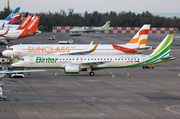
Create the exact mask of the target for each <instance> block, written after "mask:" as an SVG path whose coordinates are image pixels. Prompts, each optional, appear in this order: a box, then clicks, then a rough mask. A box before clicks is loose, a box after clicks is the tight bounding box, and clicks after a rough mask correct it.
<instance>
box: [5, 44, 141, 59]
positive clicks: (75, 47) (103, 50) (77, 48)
mask: <svg viewBox="0 0 180 119" xmlns="http://www.w3.org/2000/svg"><path fill="white" fill-rule="evenodd" d="M94 47H95V44H67V45H61V44H20V45H13V46H11V47H9V48H8V49H7V50H5V51H3V53H2V54H3V56H4V57H19V56H20V57H22V56H26V55H63V54H70V53H77V54H78V52H79V54H81V53H83V52H86V51H90V50H92V49H93V48H94ZM135 48H137V46H136V45H128V44H124V45H120V44H99V45H98V46H97V48H96V50H95V51H92V52H90V53H88V55H122V54H126V53H129V54H135V53H139V51H137V52H134V53H133V52H129V51H131V49H134V50H133V51H135Z"/></svg>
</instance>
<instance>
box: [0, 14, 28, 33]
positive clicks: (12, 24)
mask: <svg viewBox="0 0 180 119" xmlns="http://www.w3.org/2000/svg"><path fill="white" fill-rule="evenodd" d="M18 13H19V12H18ZM16 14H17V13H16ZM28 14H29V12H26V13H25V14H23V15H22V17H21V18H20V19H19V16H18V20H17V21H16V22H15V20H14V21H12V20H13V19H14V17H13V18H12V19H11V20H10V21H9V22H8V23H6V24H5V23H4V24H3V25H2V26H1V28H0V29H1V30H5V29H7V28H10V29H12V28H18V27H19V25H20V24H21V23H22V22H23V21H24V20H25V19H26V17H27V16H28ZM19 15H20V13H19Z"/></svg>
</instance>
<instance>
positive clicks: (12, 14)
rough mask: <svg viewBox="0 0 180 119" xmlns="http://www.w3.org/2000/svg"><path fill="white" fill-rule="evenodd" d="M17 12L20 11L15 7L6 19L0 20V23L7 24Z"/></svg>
mask: <svg viewBox="0 0 180 119" xmlns="http://www.w3.org/2000/svg"><path fill="white" fill-rule="evenodd" d="M19 10H20V7H17V8H16V9H15V10H14V11H13V12H12V13H11V14H10V15H9V16H8V17H7V18H6V19H4V20H0V23H7V22H9V21H10V20H11V19H12V18H13V16H14V15H15V14H16V13H17V12H19Z"/></svg>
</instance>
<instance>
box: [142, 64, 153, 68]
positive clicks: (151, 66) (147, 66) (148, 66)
mask: <svg viewBox="0 0 180 119" xmlns="http://www.w3.org/2000/svg"><path fill="white" fill-rule="evenodd" d="M143 69H154V64H151V65H146V66H143Z"/></svg>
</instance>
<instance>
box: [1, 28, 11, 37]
mask: <svg viewBox="0 0 180 119" xmlns="http://www.w3.org/2000/svg"><path fill="white" fill-rule="evenodd" d="M8 32H9V28H8V29H7V31H6V32H5V33H3V34H0V36H3V35H6V34H7V33H8Z"/></svg>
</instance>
